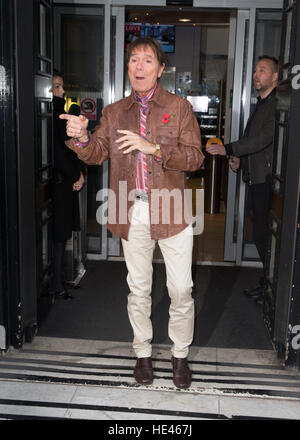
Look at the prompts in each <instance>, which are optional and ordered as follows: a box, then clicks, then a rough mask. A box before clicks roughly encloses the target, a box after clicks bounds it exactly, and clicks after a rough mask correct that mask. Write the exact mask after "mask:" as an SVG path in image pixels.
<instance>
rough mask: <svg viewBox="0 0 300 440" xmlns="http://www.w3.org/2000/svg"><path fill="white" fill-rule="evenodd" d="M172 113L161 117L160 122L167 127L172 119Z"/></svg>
mask: <svg viewBox="0 0 300 440" xmlns="http://www.w3.org/2000/svg"><path fill="white" fill-rule="evenodd" d="M174 116H175V115H174V113H165V114H164V115H163V117H162V120H161V122H162V123H163V124H165V125H168V123H169V122H170V121H171V119H173V118H174Z"/></svg>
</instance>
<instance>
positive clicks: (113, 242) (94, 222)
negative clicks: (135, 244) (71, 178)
mask: <svg viewBox="0 0 300 440" xmlns="http://www.w3.org/2000/svg"><path fill="white" fill-rule="evenodd" d="M76 3H77V2H73V3H72V5H65V6H55V7H54V31H55V33H54V35H55V39H54V52H55V66H56V68H57V69H58V70H60V71H61V72H62V73H63V74H64V82H65V91H66V94H65V97H66V106H65V110H66V111H68V110H69V108H70V106H71V105H72V103H76V104H78V105H79V106H80V111H81V113H82V114H84V115H85V116H86V117H87V118H88V119H89V127H88V128H89V130H90V131H91V132H92V131H93V130H94V129H95V127H96V125H97V124H98V123H99V119H100V117H101V113H102V109H103V107H104V106H106V105H108V104H109V103H111V102H113V101H115V100H118V99H120V98H122V97H123V79H122V80H121V79H120V78H121V75H122V73H123V60H124V8H122V7H120V8H118V7H111V5H110V2H106V1H103V4H97V5H92V6H83V5H80V4H78V5H77V4H76ZM78 3H80V2H78ZM108 186H109V163H108V161H105V162H104V163H103V164H102V165H101V166H100V167H99V166H88V167H86V184H85V187H84V189H83V190H82V191H81V193H80V205H81V220H82V222H81V252H82V254H83V258H84V256H85V254H86V255H87V257H88V258H89V259H91V260H101V259H106V258H107V256H108V255H119V240H118V239H116V238H115V237H113V236H112V235H111V234H110V233H109V232H108V230H107V228H106V225H105V224H101V222H99V217H100V216H99V215H98V214H99V210H101V209H105V208H104V207H105V204H106V201H107V194H108V192H107V188H108Z"/></svg>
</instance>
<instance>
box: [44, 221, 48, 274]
mask: <svg viewBox="0 0 300 440" xmlns="http://www.w3.org/2000/svg"><path fill="white" fill-rule="evenodd" d="M48 244H49V242H48V224H44V225H43V227H42V262H43V270H45V269H46V267H47V266H48V263H49V259H48V257H49V252H48Z"/></svg>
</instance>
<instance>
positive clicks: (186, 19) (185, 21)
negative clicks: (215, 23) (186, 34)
mask: <svg viewBox="0 0 300 440" xmlns="http://www.w3.org/2000/svg"><path fill="white" fill-rule="evenodd" d="M178 21H181V22H183V23H187V22H189V21H192V20H191V19H190V18H179V19H178Z"/></svg>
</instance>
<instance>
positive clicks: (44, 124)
mask: <svg viewBox="0 0 300 440" xmlns="http://www.w3.org/2000/svg"><path fill="white" fill-rule="evenodd" d="M41 156H42V157H41V158H42V166H45V165H47V164H48V119H46V118H43V119H42V120H41Z"/></svg>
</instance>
